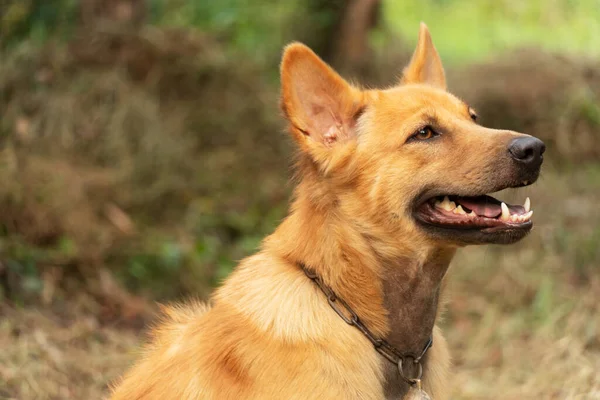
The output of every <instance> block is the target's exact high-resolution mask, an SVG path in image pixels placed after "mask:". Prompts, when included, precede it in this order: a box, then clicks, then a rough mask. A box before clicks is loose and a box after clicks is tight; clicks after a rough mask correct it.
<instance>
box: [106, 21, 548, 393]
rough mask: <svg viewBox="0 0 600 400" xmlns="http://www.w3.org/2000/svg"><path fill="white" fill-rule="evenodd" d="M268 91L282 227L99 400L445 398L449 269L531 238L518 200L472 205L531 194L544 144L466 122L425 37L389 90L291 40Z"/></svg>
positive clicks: (166, 327) (170, 326)
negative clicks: (284, 153) (283, 132)
mask: <svg viewBox="0 0 600 400" xmlns="http://www.w3.org/2000/svg"><path fill="white" fill-rule="evenodd" d="M281 80H282V87H283V91H282V107H283V110H284V112H285V115H286V117H287V119H288V121H289V124H290V132H291V134H292V136H293V138H294V139H295V141H296V143H297V144H298V147H299V149H300V159H299V165H298V168H299V177H300V183H299V185H298V187H297V189H296V191H295V199H294V201H293V203H292V206H291V211H290V214H289V216H288V217H287V218H286V219H285V221H284V222H283V223H282V224H281V225H280V226H279V227H278V228H277V230H276V231H275V233H273V234H272V235H271V236H269V237H268V238H266V240H265V241H264V243H263V246H262V250H261V251H260V252H259V253H258V254H256V255H254V256H251V257H249V258H247V259H245V260H244V261H242V262H241V264H240V265H239V266H238V268H237V269H236V270H235V272H233V273H232V274H231V276H230V277H229V278H228V279H227V281H226V282H225V284H224V285H223V286H222V287H221V288H220V289H218V290H217V291H216V293H215V295H214V297H213V299H212V302H211V306H207V305H203V304H186V305H182V306H179V307H173V308H167V309H166V312H165V313H166V318H165V320H164V321H163V322H162V323H161V324H160V325H159V326H158V327H157V328H156V329H154V330H153V340H152V343H151V344H150V345H149V347H148V348H147V352H146V356H145V358H144V359H143V360H141V361H140V362H139V363H138V364H137V365H135V367H134V368H133V369H132V370H131V371H130V372H129V373H128V374H127V376H126V377H125V379H124V380H123V382H122V383H121V384H120V385H118V387H117V388H116V390H115V392H114V394H113V399H127V400H133V399H235V400H241V399H302V400H306V399H319V400H329V399H401V398H404V397H405V396H407V393H409V392H410V393H411V395H410V396H415V397H416V398H426V395H425V394H424V393H423V392H421V391H420V390H419V387H420V385H421V383H422V388H423V390H424V391H425V392H427V393H428V394H429V395H430V396H431V397H432V398H433V399H446V398H447V397H448V392H449V389H448V386H447V379H448V373H449V366H450V357H449V354H448V350H447V346H446V343H445V341H444V338H443V337H442V335H441V333H440V330H439V329H438V328H437V326H436V325H435V323H436V319H437V317H438V315H439V313H440V311H439V307H438V304H439V302H440V297H441V293H440V292H441V290H442V286H443V283H442V281H443V278H444V275H445V273H446V270H447V268H448V264H449V263H450V260H451V259H452V257H453V255H454V252H455V250H456V248H458V247H461V246H464V245H467V244H482V243H505V244H507V243H514V242H516V241H518V240H520V239H522V238H523V237H524V236H525V235H526V234H527V233H528V232H529V231H530V230H531V227H532V223H531V221H530V218H531V214H532V212H531V211H530V210H529V207H530V206H529V199H527V200H526V202H525V205H524V206H512V205H508V206H507V205H506V204H504V203H500V202H499V201H497V200H495V199H494V198H492V197H489V196H486V193H491V192H495V191H498V190H501V189H504V188H508V187H520V186H525V185H528V184H531V183H532V182H534V181H535V180H536V179H537V177H538V174H539V171H540V166H541V164H542V154H543V152H544V144H543V143H542V142H541V141H539V140H538V139H535V138H533V137H531V136H528V135H523V134H520V133H516V132H511V131H503V130H494V129H488V128H484V127H482V126H480V125H478V124H477V123H476V122H475V119H476V115H475V113H474V111H473V110H472V109H471V108H469V107H468V106H467V105H466V104H465V103H464V102H462V101H461V100H459V99H457V98H456V97H454V96H452V95H451V94H449V93H448V92H446V79H445V76H444V70H443V68H442V64H441V62H440V58H439V55H438V53H437V51H436V49H435V47H434V46H433V44H432V42H431V38H430V35H429V32H428V30H427V27H426V26H425V25H422V26H421V31H420V35H419V42H418V45H417V49H416V51H415V53H414V55H413V58H412V60H411V62H410V64H409V65H408V66H407V67H406V69H405V70H404V74H403V78H402V81H401V82H399V84H398V86H395V87H392V88H390V89H387V90H361V89H359V88H356V87H354V86H351V85H350V84H348V83H347V82H346V81H344V80H343V79H342V78H341V77H340V76H339V75H337V74H336V73H335V72H334V71H333V70H332V69H331V68H330V67H328V66H327V65H326V64H325V63H324V62H323V61H321V60H320V59H319V58H318V57H317V56H316V55H315V54H314V53H313V52H312V51H311V50H310V49H308V48H307V47H305V46H303V45H301V44H298V43H295V44H291V45H289V46H288V47H287V48H286V49H285V53H284V55H283V62H282V64H281ZM336 310H337V311H338V312H336ZM338 313H339V315H338ZM431 337H433V346H432V347H431V348H429V350H428V347H429V346H428V345H429V344H430V341H429V339H430V338H431ZM398 364H399V365H398ZM419 396H420V397H419ZM413 398H414V397H413Z"/></svg>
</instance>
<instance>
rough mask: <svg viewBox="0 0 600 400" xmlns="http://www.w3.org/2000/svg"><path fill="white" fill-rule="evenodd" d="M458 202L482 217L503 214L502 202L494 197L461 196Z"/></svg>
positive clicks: (493, 216)
mask: <svg viewBox="0 0 600 400" xmlns="http://www.w3.org/2000/svg"><path fill="white" fill-rule="evenodd" d="M456 202H457V203H459V204H461V205H462V206H463V207H466V208H468V209H469V210H471V211H473V212H474V213H475V214H477V215H479V216H481V217H487V218H496V217H497V216H499V215H500V214H502V208H501V207H500V202H499V201H498V200H496V199H494V198H493V197H489V196H479V197H459V198H458V199H456Z"/></svg>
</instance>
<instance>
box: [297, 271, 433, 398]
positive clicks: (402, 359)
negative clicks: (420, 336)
mask: <svg viewBox="0 0 600 400" xmlns="http://www.w3.org/2000/svg"><path fill="white" fill-rule="evenodd" d="M298 264H299V266H300V268H302V271H304V273H305V274H306V276H307V277H308V278H309V279H310V280H312V281H313V282H314V283H315V284H316V285H317V286H318V287H319V289H321V291H322V292H323V293H324V294H325V297H327V302H328V303H329V305H330V306H331V308H333V310H334V311H335V312H336V313H337V314H338V315H339V316H340V318H342V319H343V320H344V322H346V323H347V324H348V325H351V326H354V327H355V328H356V329H358V330H359V331H360V332H361V333H362V334H363V335H364V336H365V337H366V338H367V339H368V340H369V341H370V342H371V343H372V344H373V347H374V348H375V350H376V351H377V352H378V353H379V354H381V355H382V356H383V357H384V358H385V359H387V360H388V361H389V362H391V363H393V364H395V365H396V366H397V367H398V373H399V374H400V377H401V378H402V379H403V380H404V381H405V382H406V383H408V384H409V385H411V386H413V387H417V388H418V389H420V388H421V377H422V376H423V365H422V364H421V361H422V359H423V357H424V356H425V354H426V353H427V350H429V348H430V347H431V346H432V345H433V337H432V336H431V335H430V336H429V339H428V340H427V342H426V343H425V346H423V350H422V351H421V352H420V353H418V354H417V353H410V352H401V351H399V350H398V349H396V348H395V347H394V346H392V345H391V344H389V343H388V342H387V341H386V340H385V339H381V338H378V337H377V336H375V335H374V334H373V333H372V332H371V331H370V330H369V328H367V326H366V325H365V324H364V323H363V322H362V321H361V320H360V318H359V317H358V315H357V314H356V313H355V312H354V310H352V308H350V306H348V304H347V303H346V302H345V301H344V300H343V299H342V298H340V297H338V296H337V295H336V294H335V293H334V291H333V290H332V289H331V288H330V287H329V286H327V285H326V284H325V283H324V282H323V280H322V279H321V277H319V276H318V275H317V274H316V273H315V272H314V271H312V270H310V269H309V268H307V267H306V265H305V264H304V263H298ZM408 364H413V365H414V366H415V367H416V374H415V375H414V376H409V375H407V374H406V372H405V371H404V369H403V367H404V366H406V365H408Z"/></svg>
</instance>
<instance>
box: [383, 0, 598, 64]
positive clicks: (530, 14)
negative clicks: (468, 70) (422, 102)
mask: <svg viewBox="0 0 600 400" xmlns="http://www.w3.org/2000/svg"><path fill="white" fill-rule="evenodd" d="M384 8H385V11H384V13H383V15H384V18H385V21H386V23H387V24H388V25H389V26H390V27H391V28H392V29H394V30H395V31H397V32H399V33H400V35H401V36H402V37H405V38H409V39H411V40H412V41H414V40H416V35H417V31H418V29H417V27H418V24H419V22H420V21H424V22H425V23H427V24H428V26H429V29H430V30H431V33H432V35H433V37H434V38H435V44H436V47H437V49H438V50H439V51H440V53H441V55H442V58H443V59H444V61H446V62H452V63H460V62H466V61H473V60H480V59H484V58H488V57H490V56H492V55H494V54H498V53H502V52H504V51H506V50H508V49H512V48H515V47H524V46H525V47H528V46H531V47H539V46H541V47H542V48H545V49H547V50H553V51H560V52H563V53H572V54H573V53H574V54H580V55H584V56H586V57H587V56H598V55H600V24H598V15H600V2H598V0H580V1H571V0H553V1H543V0H530V1H519V0H497V1H493V0H483V1H462V0H407V1H396V0H386V1H384Z"/></svg>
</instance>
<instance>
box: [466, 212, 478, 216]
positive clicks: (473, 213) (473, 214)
mask: <svg viewBox="0 0 600 400" xmlns="http://www.w3.org/2000/svg"><path fill="white" fill-rule="evenodd" d="M467 215H468V216H469V217H471V218H473V217H476V216H477V214H475V211H471V212H470V213H469V214H467Z"/></svg>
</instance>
